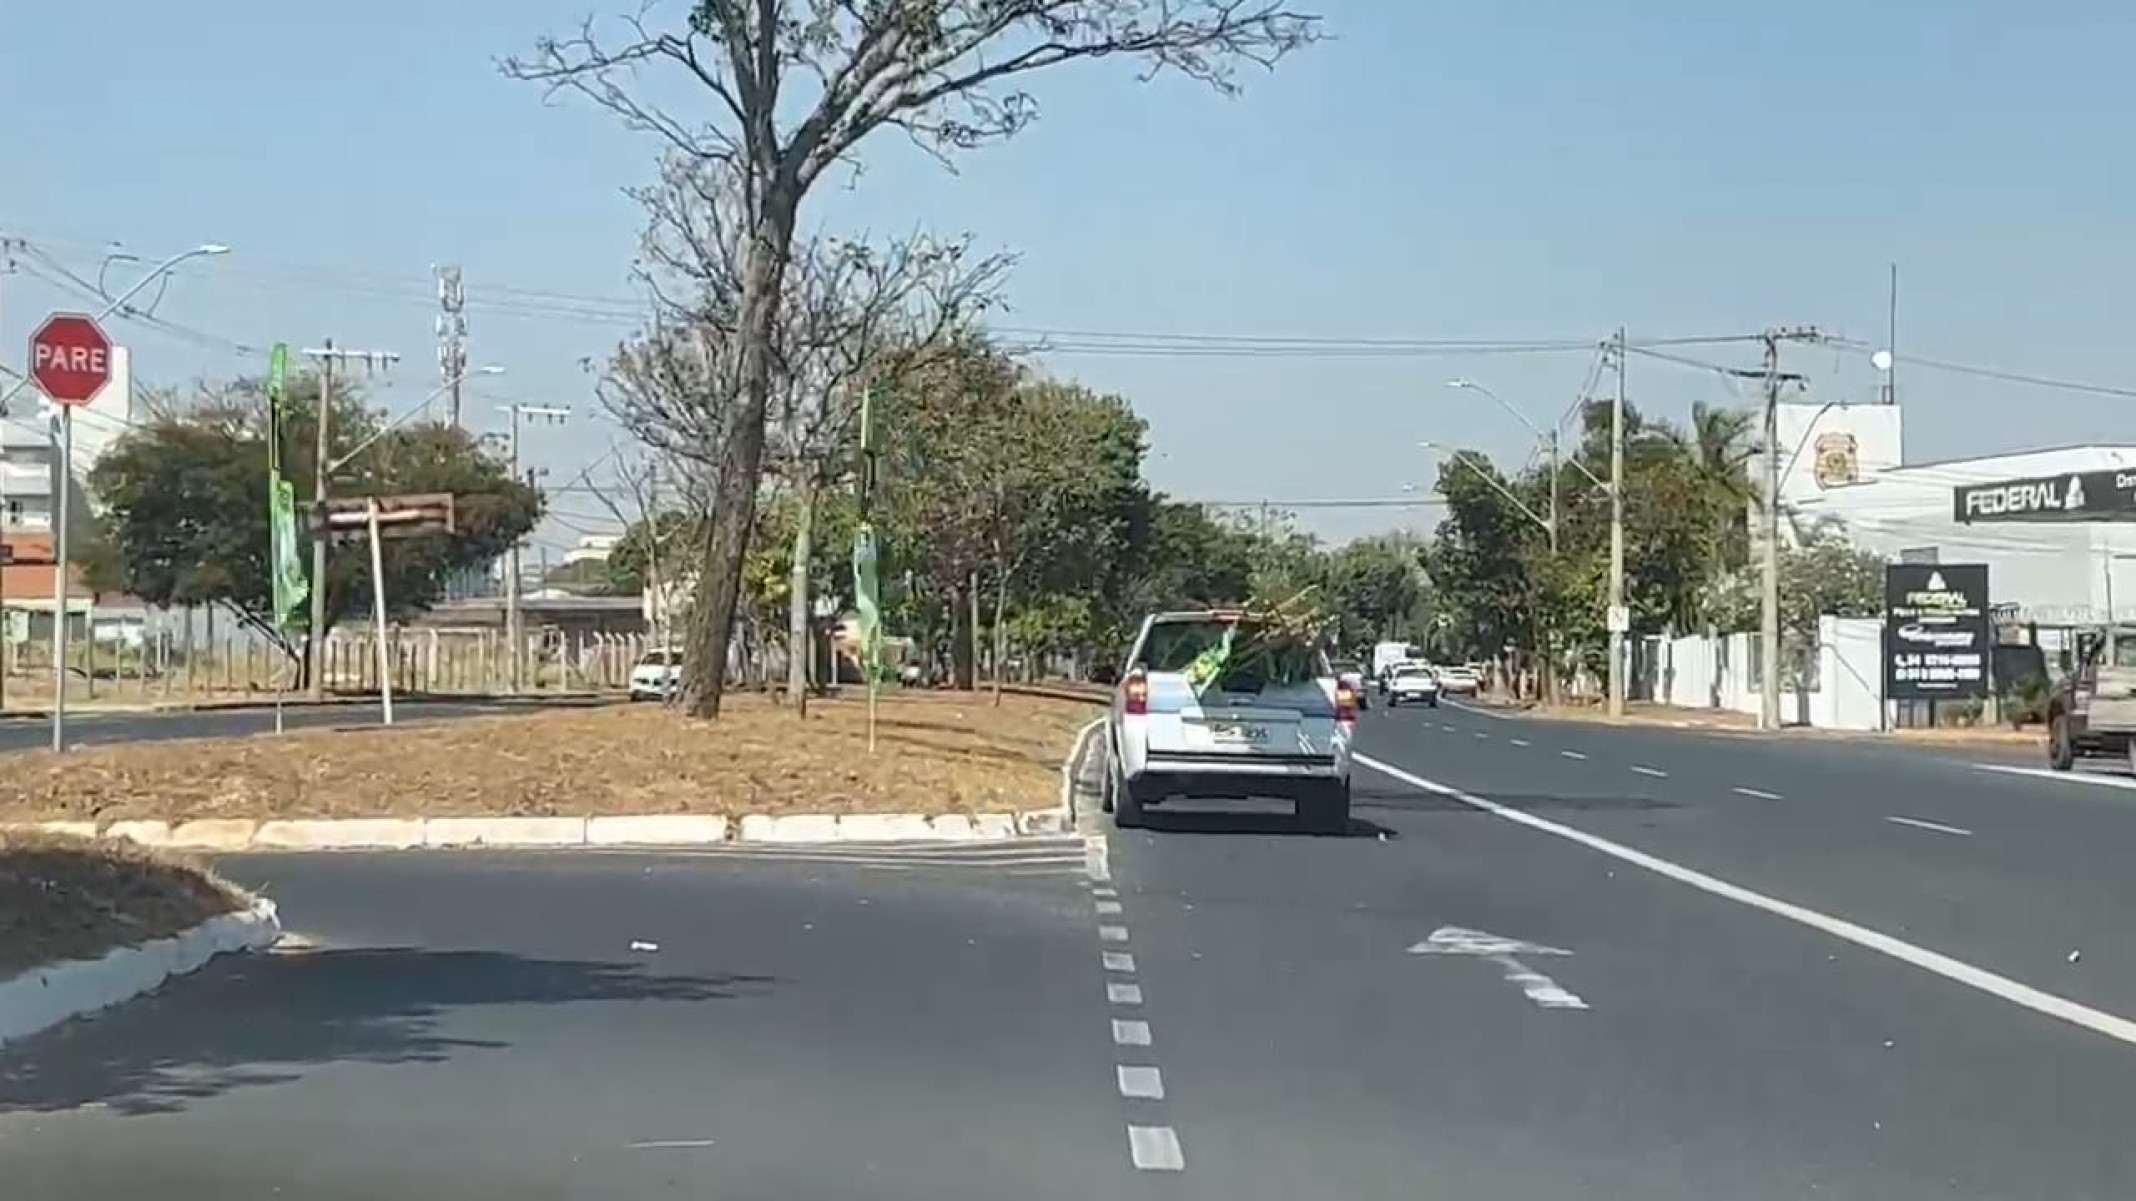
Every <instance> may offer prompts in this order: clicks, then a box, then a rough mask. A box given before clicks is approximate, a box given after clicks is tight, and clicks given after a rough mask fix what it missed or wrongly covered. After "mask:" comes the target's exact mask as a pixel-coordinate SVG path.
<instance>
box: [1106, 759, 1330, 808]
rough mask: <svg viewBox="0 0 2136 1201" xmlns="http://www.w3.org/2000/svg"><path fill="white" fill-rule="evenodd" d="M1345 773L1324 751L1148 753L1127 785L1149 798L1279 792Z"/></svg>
mask: <svg viewBox="0 0 2136 1201" xmlns="http://www.w3.org/2000/svg"><path fill="white" fill-rule="evenodd" d="M1348 778H1349V771H1348V765H1347V764H1346V763H1344V762H1342V761H1341V760H1338V759H1333V758H1329V757H1327V756H1320V755H1314V756H1307V755H1283V756H1278V755H1254V756H1246V755H1226V754H1219V753H1211V754H1195V753H1192V752H1176V753H1152V754H1149V755H1146V756H1144V758H1143V763H1142V769H1141V770H1140V771H1137V772H1134V773H1132V774H1130V775H1129V776H1128V778H1127V783H1128V786H1129V787H1131V788H1133V789H1134V790H1135V793H1136V795H1137V796H1140V797H1143V798H1145V799H1147V800H1150V801H1157V800H1162V799H1163V798H1164V797H1166V796H1206V797H1281V798H1289V799H1296V798H1298V797H1313V796H1317V795H1320V794H1321V793H1323V792H1325V791H1326V790H1327V788H1328V786H1329V785H1332V784H1337V783H1340V782H1342V781H1343V780H1346V779H1348Z"/></svg>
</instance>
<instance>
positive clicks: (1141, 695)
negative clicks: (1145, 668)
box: [1120, 671, 1150, 717]
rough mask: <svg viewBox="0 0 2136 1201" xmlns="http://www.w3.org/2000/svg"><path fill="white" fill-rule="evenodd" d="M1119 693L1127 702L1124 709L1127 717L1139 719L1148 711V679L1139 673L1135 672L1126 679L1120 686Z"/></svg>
mask: <svg viewBox="0 0 2136 1201" xmlns="http://www.w3.org/2000/svg"><path fill="white" fill-rule="evenodd" d="M1120 691H1121V695H1122V696H1123V697H1124V698H1125V699H1126V701H1127V706H1126V707H1127V712H1128V715H1129V716H1131V717H1141V716H1144V715H1145V714H1147V713H1148V712H1149V711H1150V678H1149V677H1148V676H1146V675H1143V674H1142V673H1141V672H1139V671H1138V672H1136V673H1135V674H1133V675H1131V676H1129V677H1127V682H1126V683H1124V684H1122V685H1121V686H1120Z"/></svg>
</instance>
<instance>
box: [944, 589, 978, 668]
mask: <svg viewBox="0 0 2136 1201" xmlns="http://www.w3.org/2000/svg"><path fill="white" fill-rule="evenodd" d="M977 580H978V573H976V572H974V573H973V574H972V577H971V582H972V583H973V584H976V582H977ZM969 595H971V594H970V593H969V592H968V591H967V589H966V588H965V587H953V588H951V589H950V590H949V676H950V683H951V684H952V685H954V686H955V687H957V688H960V689H964V690H966V691H969V690H970V689H971V687H972V679H973V669H974V665H973V663H972V658H973V656H972V650H973V648H974V647H975V646H977V645H978V644H977V643H976V642H975V641H974V639H975V637H976V636H975V635H974V634H973V633H972V630H971V625H970V623H971V621H972V619H973V618H974V617H976V616H977V615H978V612H979V600H978V598H977V597H976V596H973V597H972V599H971V600H969V601H967V600H966V599H965V598H966V597H967V596H969Z"/></svg>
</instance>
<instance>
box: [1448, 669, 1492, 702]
mask: <svg viewBox="0 0 2136 1201" xmlns="http://www.w3.org/2000/svg"><path fill="white" fill-rule="evenodd" d="M1482 686H1483V681H1482V679H1481V678H1480V677H1478V676H1477V674H1476V669H1475V668H1473V667H1467V666H1455V667H1442V668H1440V669H1439V690H1440V691H1441V692H1444V693H1446V694H1447V695H1448V696H1474V695H1476V690H1477V689H1478V688H1481V687H1482Z"/></svg>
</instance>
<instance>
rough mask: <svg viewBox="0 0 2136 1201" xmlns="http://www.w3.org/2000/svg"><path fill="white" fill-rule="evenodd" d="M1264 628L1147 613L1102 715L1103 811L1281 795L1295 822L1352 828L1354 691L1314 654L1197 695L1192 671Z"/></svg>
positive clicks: (1230, 676)
mask: <svg viewBox="0 0 2136 1201" xmlns="http://www.w3.org/2000/svg"><path fill="white" fill-rule="evenodd" d="M1258 627H1259V623H1258V622H1257V621H1256V620H1255V619H1254V617H1253V616H1252V615H1251V614H1247V613H1243V612H1237V611H1230V610H1205V611H1201V612H1190V613H1157V614H1153V615H1151V616H1150V617H1147V618H1144V619H1143V622H1142V632H1141V633H1140V634H1138V635H1137V636H1136V638H1135V647H1134V650H1132V651H1131V652H1129V654H1128V657H1127V668H1126V670H1125V672H1123V673H1122V678H1121V681H1120V685H1119V687H1118V688H1117V689H1115V690H1114V692H1113V698H1112V712H1111V714H1110V715H1109V716H1108V717H1107V719H1106V724H1105V743H1106V752H1107V754H1106V773H1105V792H1104V800H1103V804H1104V808H1105V809H1106V811H1107V812H1109V813H1111V814H1112V815H1113V824H1114V825H1116V826H1123V827H1124V826H1137V825H1141V824H1142V813H1143V810H1144V808H1145V807H1148V806H1152V805H1157V804H1161V803H1162V802H1163V801H1165V800H1166V799H1167V798H1169V797H1173V796H1188V797H1226V798H1232V797H1280V798H1284V799H1288V800H1290V801H1292V802H1293V803H1294V804H1295V805H1296V812H1297V815H1298V820H1299V821H1300V822H1301V823H1303V824H1307V825H1310V826H1312V827H1313V828H1315V829H1319V830H1324V831H1331V832H1340V831H1342V830H1345V829H1347V828H1348V826H1349V824H1350V737H1351V734H1352V733H1353V732H1354V730H1355V729H1356V724H1357V700H1358V698H1357V695H1356V692H1355V689H1354V688H1353V686H1352V685H1351V684H1349V683H1348V682H1346V681H1345V682H1338V681H1337V680H1336V679H1335V678H1334V676H1333V673H1332V672H1331V671H1330V670H1329V667H1328V662H1327V658H1326V656H1325V655H1323V654H1321V653H1320V652H1319V651H1312V652H1310V653H1307V654H1301V655H1293V656H1289V657H1287V658H1285V659H1282V660H1279V661H1266V660H1257V661H1255V662H1253V663H1251V664H1246V665H1242V666H1239V667H1234V668H1232V669H1230V670H1227V671H1224V672H1223V673H1221V674H1220V675H1219V676H1218V677H1217V678H1216V679H1214V680H1212V681H1209V682H1208V683H1207V686H1206V687H1205V688H1204V689H1202V690H1201V691H1199V692H1197V691H1196V689H1195V688H1194V686H1193V685H1192V683H1190V681H1189V678H1188V668H1189V667H1190V666H1191V665H1192V664H1193V663H1194V662H1195V660H1196V659H1197V658H1199V657H1201V656H1202V655H1203V654H1204V652H1207V651H1209V650H1210V649H1211V648H1212V647H1216V646H1219V645H1221V644H1222V643H1223V642H1224V640H1225V638H1226V635H1227V634H1229V635H1230V636H1231V637H1232V638H1233V639H1234V640H1236V638H1237V637H1239V636H1240V635H1242V634H1245V635H1250V634H1251V633H1252V632H1254V631H1255V630H1256V629H1257V628H1258Z"/></svg>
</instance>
